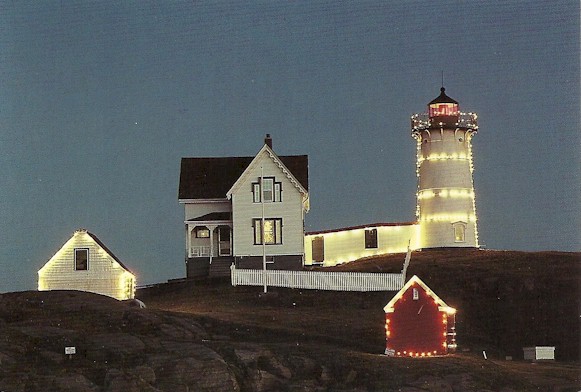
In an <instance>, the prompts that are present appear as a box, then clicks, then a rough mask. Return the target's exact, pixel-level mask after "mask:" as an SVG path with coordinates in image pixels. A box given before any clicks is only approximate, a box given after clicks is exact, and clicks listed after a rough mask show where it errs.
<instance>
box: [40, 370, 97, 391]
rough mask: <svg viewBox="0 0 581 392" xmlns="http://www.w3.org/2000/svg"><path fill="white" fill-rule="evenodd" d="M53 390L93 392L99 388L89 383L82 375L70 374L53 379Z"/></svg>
mask: <svg viewBox="0 0 581 392" xmlns="http://www.w3.org/2000/svg"><path fill="white" fill-rule="evenodd" d="M52 385H53V386H54V390H56V391H62V392H67V391H71V392H73V391H74V392H95V391H99V387H98V386H97V385H95V384H93V383H92V382H91V381H89V380H88V379H87V378H86V377H85V376H83V375H82V374H72V375H65V376H59V377H55V378H54V379H53V381H52Z"/></svg>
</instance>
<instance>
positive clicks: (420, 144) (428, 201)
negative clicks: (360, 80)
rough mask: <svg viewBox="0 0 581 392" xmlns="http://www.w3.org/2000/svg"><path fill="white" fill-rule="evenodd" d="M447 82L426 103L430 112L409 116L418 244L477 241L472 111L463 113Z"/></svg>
mask: <svg viewBox="0 0 581 392" xmlns="http://www.w3.org/2000/svg"><path fill="white" fill-rule="evenodd" d="M445 91H446V90H445V88H444V87H442V88H441V93H440V95H439V96H438V97H437V98H436V99H434V100H433V101H431V102H430V103H429V104H428V113H421V114H414V115H413V116H412V118H411V128H412V129H411V133H412V137H413V138H414V139H416V142H417V161H416V174H417V177H418V191H417V204H416V217H417V220H418V223H419V226H420V236H419V238H420V242H421V243H420V244H419V248H424V249H427V248H443V247H478V246H479V245H478V229H477V224H476V222H477V219H476V204H475V195H474V182H473V176H472V173H473V170H474V167H473V163H472V137H473V136H474V135H475V134H476V132H477V130H478V125H477V116H476V114H474V113H461V112H460V111H459V105H458V102H457V101H455V100H454V99H452V98H450V97H448V96H447V95H446V92H445Z"/></svg>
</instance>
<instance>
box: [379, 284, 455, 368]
mask: <svg viewBox="0 0 581 392" xmlns="http://www.w3.org/2000/svg"><path fill="white" fill-rule="evenodd" d="M383 310H384V311H385V338H386V348H385V353H386V354H387V355H390V356H410V357H431V356H434V355H446V354H448V353H450V352H453V351H454V350H455V349H456V330H455V324H456V317H455V315H456V309H454V308H451V307H449V306H448V305H446V303H445V302H444V301H442V300H441V299H440V298H439V297H438V296H437V295H436V294H435V293H434V292H433V291H432V290H431V289H430V288H429V287H428V286H427V285H426V284H425V283H424V282H422V280H421V279H420V278H418V277H417V276H416V275H414V276H413V277H412V278H411V279H410V280H409V281H408V282H407V283H406V284H405V285H404V287H403V288H402V289H401V290H400V291H399V292H398V293H397V294H396V295H395V296H394V297H393V298H392V299H391V301H389V303H388V304H387V305H386V306H385V307H384V308H383Z"/></svg>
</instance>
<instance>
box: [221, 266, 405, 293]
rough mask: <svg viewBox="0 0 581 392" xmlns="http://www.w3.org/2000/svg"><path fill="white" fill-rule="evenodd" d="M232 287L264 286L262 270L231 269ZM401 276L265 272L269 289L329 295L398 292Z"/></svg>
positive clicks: (402, 278)
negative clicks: (276, 288)
mask: <svg viewBox="0 0 581 392" xmlns="http://www.w3.org/2000/svg"><path fill="white" fill-rule="evenodd" d="M231 270H232V273H231V279H232V286H262V285H264V274H265V272H264V270H251V269H236V267H234V265H232V267H231ZM404 280H405V276H404V274H380V273H377V274H376V273H362V272H322V271H283V270H267V271H266V283H267V286H271V287H286V288H292V289H312V290H330V291H398V290H400V289H401V288H402V287H403V284H404Z"/></svg>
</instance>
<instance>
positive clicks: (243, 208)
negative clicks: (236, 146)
mask: <svg viewBox="0 0 581 392" xmlns="http://www.w3.org/2000/svg"><path fill="white" fill-rule="evenodd" d="M257 158H258V161H257V164H256V165H253V166H252V167H249V168H248V169H247V171H246V172H245V174H244V176H243V177H242V178H241V179H240V180H239V181H240V182H239V184H238V186H237V187H236V189H235V190H234V192H233V194H232V220H233V224H234V251H235V253H236V255H244V256H260V255H262V245H255V244H254V231H253V228H252V220H253V219H258V218H261V217H262V204H261V203H254V202H253V197H252V183H255V182H258V181H260V176H261V174H263V175H264V177H274V178H275V181H277V182H281V183H282V201H281V202H270V203H264V216H265V217H266V218H280V219H282V225H283V226H282V244H276V245H268V246H267V253H268V254H269V255H302V254H303V252H304V222H303V195H302V194H301V192H299V190H298V189H297V188H296V186H295V185H294V184H293V183H292V182H291V181H290V180H289V179H288V178H287V176H286V174H285V173H283V171H282V169H281V168H280V167H279V166H278V165H277V164H276V163H275V162H274V161H273V158H272V157H271V156H270V155H269V154H268V153H267V152H266V151H263V152H262V155H259V156H258V157H257ZM261 167H262V170H261Z"/></svg>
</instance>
